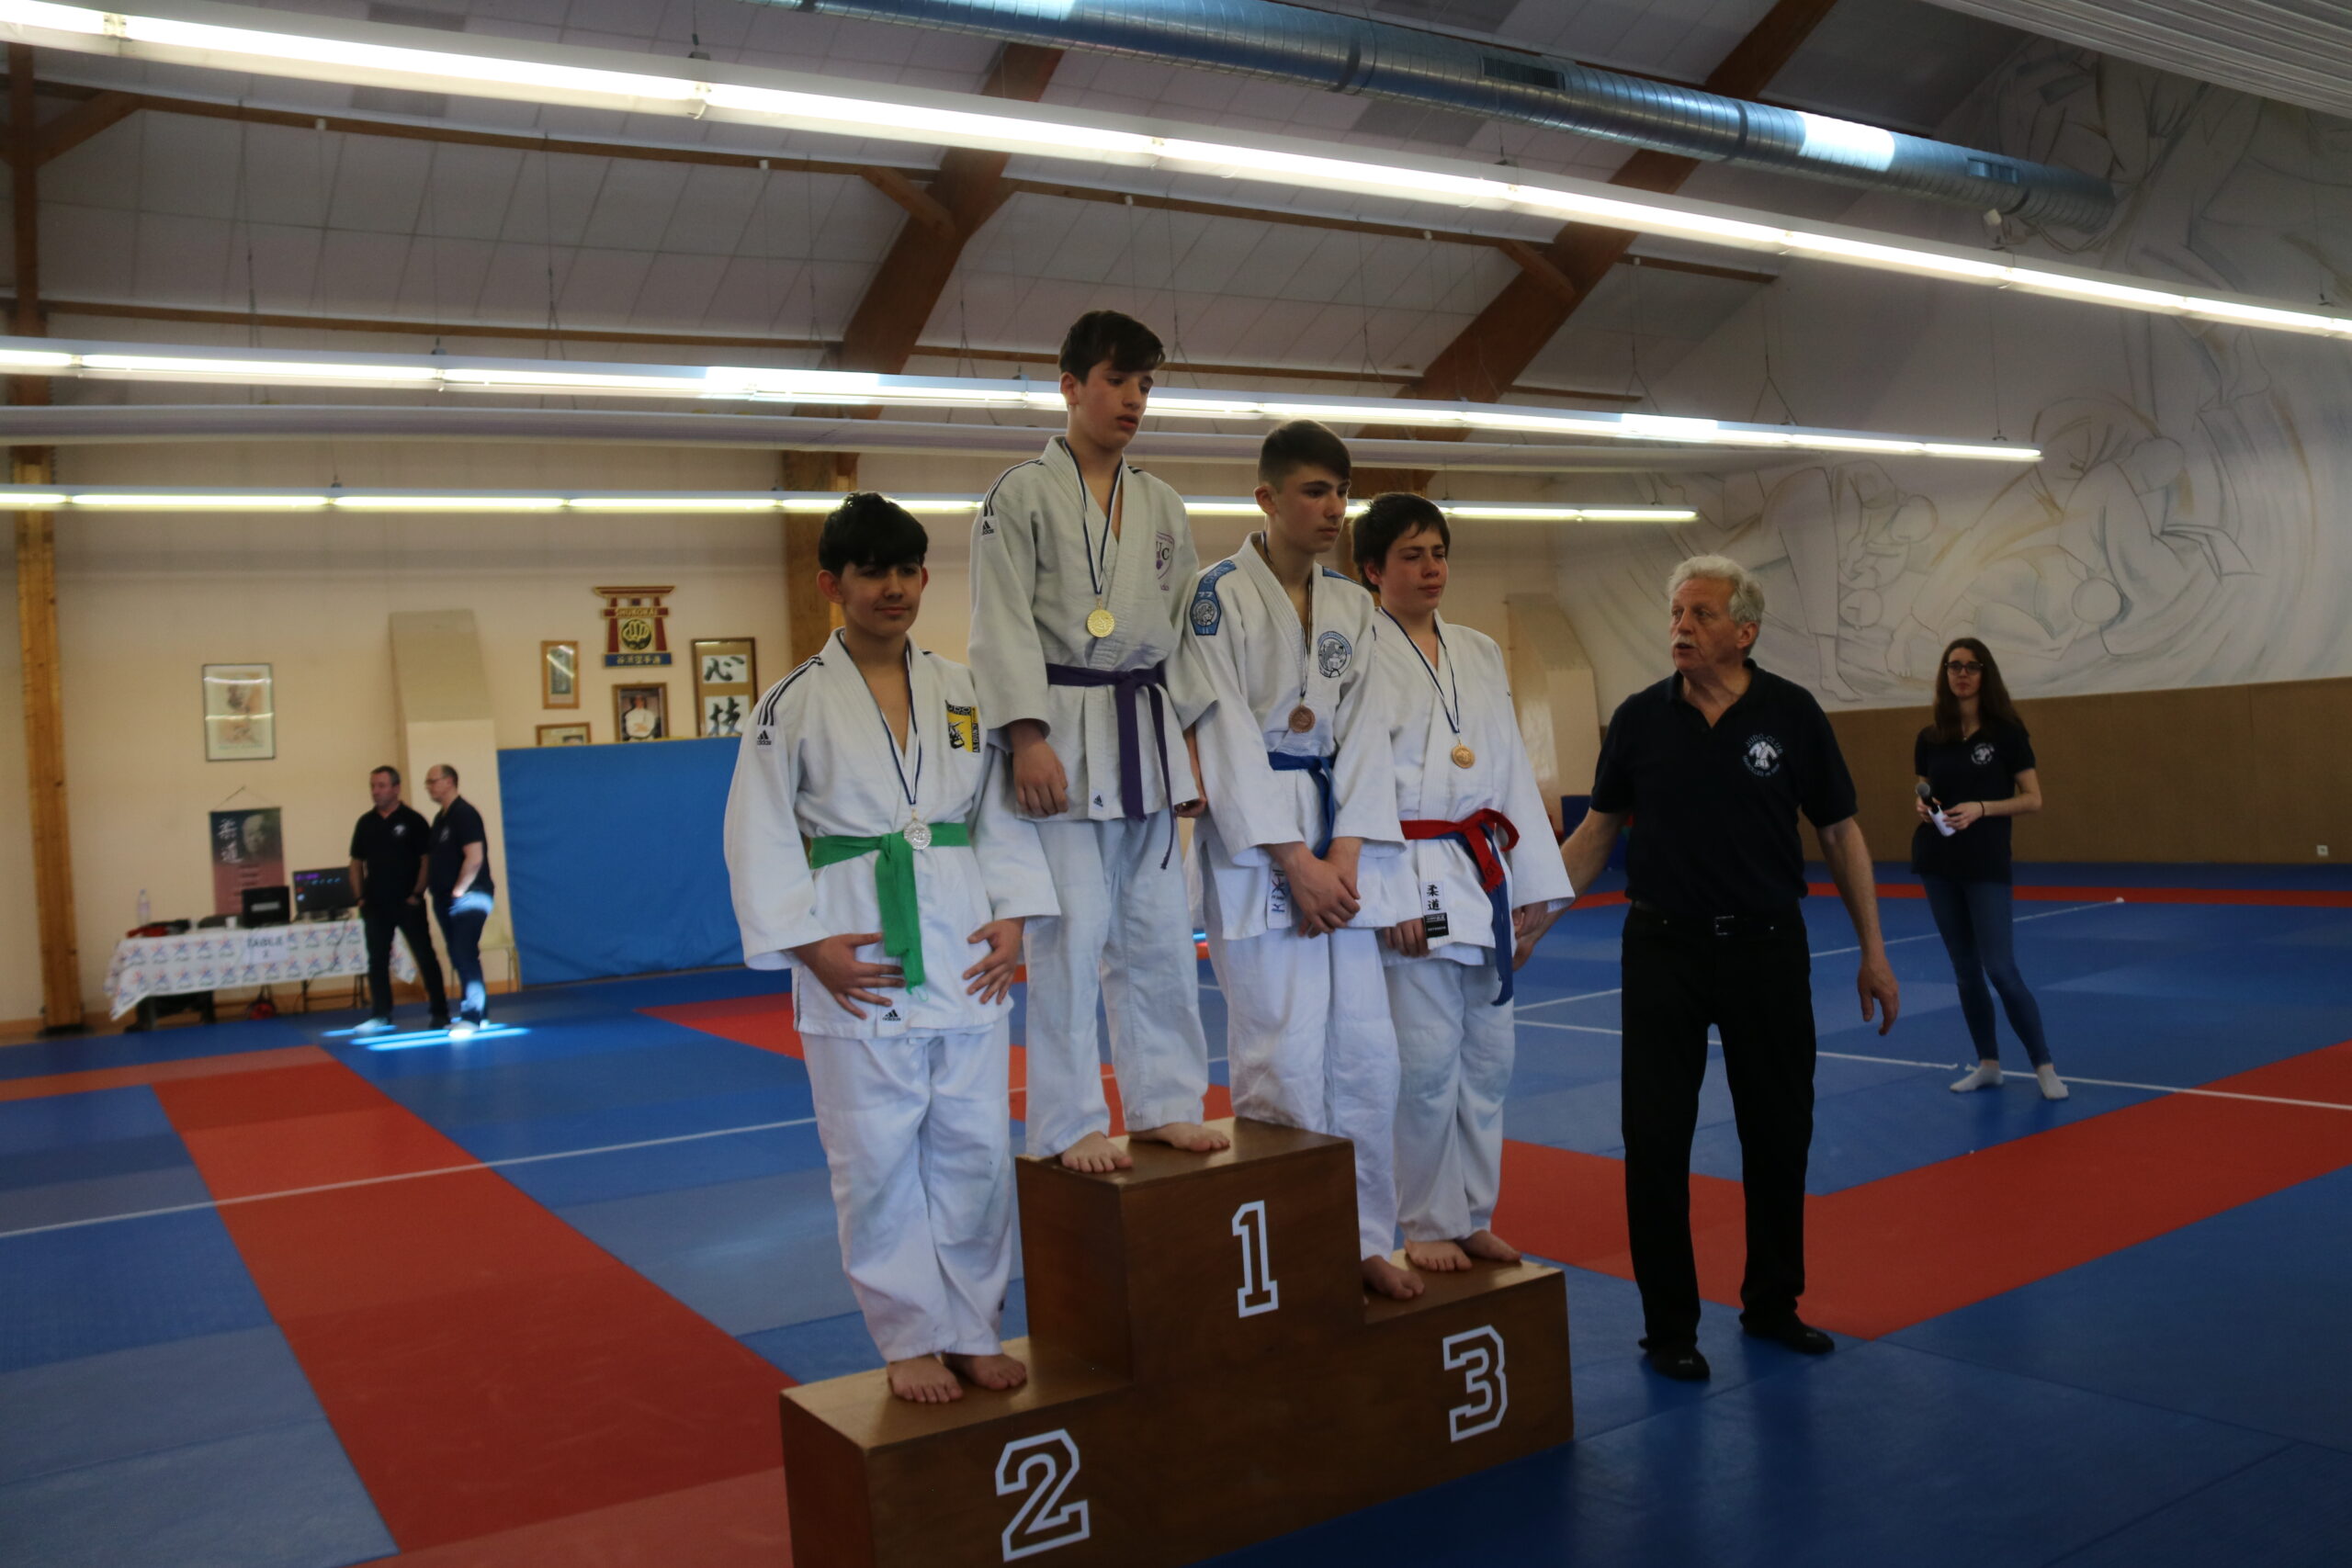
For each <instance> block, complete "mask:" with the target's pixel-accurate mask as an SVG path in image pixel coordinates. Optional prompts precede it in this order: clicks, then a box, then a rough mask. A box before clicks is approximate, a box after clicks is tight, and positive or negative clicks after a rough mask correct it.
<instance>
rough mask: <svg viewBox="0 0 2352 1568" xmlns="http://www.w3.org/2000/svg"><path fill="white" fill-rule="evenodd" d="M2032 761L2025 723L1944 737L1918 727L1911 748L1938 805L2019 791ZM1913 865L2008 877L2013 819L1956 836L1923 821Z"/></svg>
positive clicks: (1966, 875)
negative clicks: (1961, 736)
mask: <svg viewBox="0 0 2352 1568" xmlns="http://www.w3.org/2000/svg"><path fill="white" fill-rule="evenodd" d="M2032 766H2033V742H2032V741H2031V739H2029V738H2028V737H2027V735H2026V732H2025V729H2024V728H2023V727H2022V726H2020V725H2014V724H1986V725H1983V726H1980V727H1979V728H1978V729H1977V730H1976V732H1975V733H1974V734H1973V735H1971V736H1969V737H1968V738H1967V739H1963V740H1939V739H1936V732H1935V730H1934V729H1933V728H1928V729H1923V730H1921V731H1919V739H1918V740H1917V742H1916V743H1915V744H1914V745H1913V746H1912V749H1911V771H1912V772H1914V773H1917V774H1918V775H1919V776H1920V777H1921V778H1923V779H1925V780H1927V781H1928V791H1929V793H1931V794H1932V795H1934V796H1935V797H1936V803H1937V804H1938V805H1939V806H1962V805H1965V804H1967V803H1968V802H1969V801H1972V800H2007V799H2008V798H2010V797H2011V796H2012V795H2016V794H2017V792H2018V774H2019V773H2024V772H2025V771H2026V770H2027V769H2029V768H2030V767H2032ZM1911 869H1912V870H1913V871H1916V872H1918V873H1919V874H1922V875H1926V876H1944V877H1950V878H1951V880H1952V881H1954V882H2007V881H2008V880H2009V818H2006V817H1987V818H1985V819H1984V820H1983V821H1981V822H1978V823H1976V824H1975V825H1974V826H1973V827H1969V828H1963V829H1961V830H1960V831H1959V832H1957V833H1954V834H1953V835H1952V836H1951V838H1949V839H1947V838H1945V837H1944V836H1943V835H1942V834H1941V833H1939V832H1937V831H1936V825H1935V824H1934V823H1932V822H1922V823H1920V824H1919V827H1918V829H1917V831H1916V832H1914V833H1913V834H1912V835H1911Z"/></svg>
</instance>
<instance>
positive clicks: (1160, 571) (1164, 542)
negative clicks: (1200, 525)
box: [1151, 529, 1176, 577]
mask: <svg viewBox="0 0 2352 1568" xmlns="http://www.w3.org/2000/svg"><path fill="white" fill-rule="evenodd" d="M1175 558H1176V536H1175V535H1173V534H1170V533H1169V532H1168V531H1167V530H1165V529H1162V530H1161V531H1160V532H1159V533H1157V534H1154V535H1153V536H1151V570H1152V571H1153V572H1154V573H1155V574H1156V575H1158V576H1160V577H1166V576H1167V575H1168V567H1169V563H1170V562H1171V561H1173V560H1174V559H1175Z"/></svg>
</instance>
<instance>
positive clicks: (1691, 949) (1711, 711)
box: [1561, 556, 1897, 1382]
mask: <svg viewBox="0 0 2352 1568" xmlns="http://www.w3.org/2000/svg"><path fill="white" fill-rule="evenodd" d="M1667 593H1668V599H1669V601H1670V604H1671V610H1670V615H1671V620H1670V623H1669V625H1670V628H1671V632H1672V643H1673V659H1674V673H1673V674H1672V675H1671V676H1669V677H1668V678H1667V679H1666V680H1664V681H1661V682H1658V683H1657V685H1655V686H1651V687H1649V688H1647V689H1646V690H1644V691H1640V692H1636V693H1634V694H1633V695H1632V696H1630V697H1628V698H1626V699H1625V701H1624V702H1623V704H1621V705H1619V706H1618V709H1617V713H1616V716H1614V717H1613V718H1611V720H1610V722H1609V734H1608V736H1607V738H1606V739H1604V740H1603V741H1602V742H1601V748H1600V765H1599V767H1598V768H1597V769H1596V771H1595V776H1594V779H1593V785H1592V812H1591V814H1590V815H1589V816H1588V817H1587V818H1585V819H1584V822H1583V824H1582V825H1581V826H1579V827H1578V828H1577V830H1576V832H1575V834H1574V835H1572V836H1571V837H1570V838H1569V840H1568V841H1567V842H1566V844H1565V845H1563V846H1562V847H1561V858H1562V860H1563V861H1564V863H1566V867H1567V873H1568V881H1569V883H1570V885H1571V886H1574V887H1576V888H1577V889H1578V890H1579V891H1582V890H1584V889H1588V888H1589V887H1591V886H1592V885H1593V882H1594V880H1595V879H1596V878H1597V877H1599V876H1600V873H1601V870H1602V868H1603V867H1604V866H1605V865H1606V864H1607V863H1608V859H1609V847H1610V845H1611V843H1612V842H1614V841H1615V840H1616V837H1617V830H1618V829H1619V828H1621V827H1622V826H1623V825H1624V824H1625V822H1626V821H1627V819H1628V818H1631V819H1632V820H1633V823H1634V832H1633V840H1632V843H1631V844H1630V846H1629V850H1628V857H1627V862H1626V869H1627V882H1628V887H1627V891H1628V893H1629V895H1630V896H1631V898H1632V901H1633V908H1630V909H1629V910H1627V911H1626V914H1625V937H1624V990H1623V1052H1624V1055H1623V1111H1622V1115H1623V1134H1624V1138H1625V1218H1626V1228H1627V1231H1628V1233H1629V1239H1630V1240H1631V1242H1632V1244H1633V1255H1634V1280H1635V1282H1636V1283H1637V1284H1639V1285H1640V1286H1641V1291H1642V1316H1643V1320H1644V1327H1645V1329H1646V1331H1647V1332H1646V1334H1645V1337H1644V1338H1643V1340H1642V1347H1643V1348H1644V1349H1645V1350H1646V1351H1647V1352H1648V1355H1649V1362H1650V1365H1651V1366H1653V1367H1655V1368H1657V1371H1660V1372H1663V1373H1664V1374H1665V1375H1667V1376H1668V1377H1670V1378H1678V1379H1681V1380H1683V1381H1686V1382H1695V1381H1697V1380H1699V1379H1702V1378H1704V1377H1706V1376H1707V1375H1708V1367H1707V1359H1706V1358H1705V1357H1704V1356H1702V1355H1701V1354H1700V1353H1699V1346H1698V1336H1699V1277H1698V1269H1697V1267H1696V1264H1695V1262H1694V1260H1693V1258H1692V1256H1691V1133H1692V1130H1693V1129H1694V1127H1695V1126H1696V1124H1697V1122H1698V1112H1699V1086H1700V1083H1701V1081H1702V1079H1703V1078H1704V1077H1706V1071H1707V1029H1708V1026H1709V1025H1711V1024H1712V1025H1713V1026H1714V1027H1715V1028H1716V1029H1717V1030H1719V1031H1720V1032H1721V1033H1722V1037H1723V1045H1724V1077H1725V1079H1726V1080H1727V1081H1728V1082H1729V1084H1730V1086H1731V1098H1732V1111H1733V1114H1734V1116H1735V1118H1736V1122H1737V1124H1738V1127H1739V1144H1740V1155H1741V1175H1742V1181H1741V1185H1742V1188H1743V1190H1744V1191H1745V1193H1746V1195H1747V1277H1746V1279H1745V1280H1743V1281H1742V1283H1741V1285H1740V1302H1741V1303H1742V1306H1743V1307H1744V1308H1745V1310H1744V1311H1742V1312H1741V1314H1740V1324H1741V1326H1742V1327H1743V1328H1744V1329H1745V1330H1746V1331H1747V1333H1748V1334H1750V1335H1753V1336H1755V1337H1758V1338H1762V1339H1770V1340H1773V1341H1776V1342H1777V1343H1779V1344H1782V1345H1785V1346H1787V1347H1789V1348H1791V1349H1794V1350H1800V1351H1804V1353H1806V1354H1808V1355H1820V1354H1822V1353H1823V1352H1825V1351H1827V1350H1829V1349H1832V1348H1835V1346H1834V1342H1833V1341H1832V1340H1831V1339H1830V1337H1828V1336H1827V1335H1826V1334H1824V1333H1822V1332H1821V1331H1820V1330H1819V1329H1817V1328H1813V1327H1810V1326H1808V1325H1806V1324H1805V1323H1804V1321H1803V1320H1802V1319H1800V1318H1799V1317H1798V1316H1797V1298H1798V1297H1799V1296H1800V1295H1802V1294H1803V1293H1804V1172H1805V1160H1806V1156H1807V1155H1808V1153H1809V1152H1810V1150H1811V1148H1812V1145H1813V1068H1814V1027H1813V981H1812V955H1811V953H1810V952H1809V951H1808V949H1807V947H1806V942H1805V930H1804V917H1803V916H1802V915H1801V914H1800V913H1799V910H1798V904H1799V901H1800V900H1802V899H1803V898H1804V896H1805V879H1804V842H1803V840H1801V839H1800V838H1799V837H1798V835H1797V815H1798V813H1799V812H1803V813H1804V816H1805V818H1806V819H1807V820H1809V821H1811V822H1812V823H1813V825H1814V829H1815V832H1816V833H1817V834H1818V836H1819V838H1820V840H1821V852H1822V858H1823V859H1825V860H1826V861H1827V862H1828V863H1829V873H1830V875H1831V876H1832V877H1833V878H1835V879H1836V881H1837V884H1838V896H1839V897H1841V898H1843V899H1844V900H1845V903H1846V911H1847V913H1848V914H1849V916H1851V917H1852V919H1853V922H1854V931H1855V932H1856V934H1857V936H1858V937H1859V939H1860V943H1861V953H1862V961H1861V970H1860V975H1859V976H1857V978H1856V981H1855V985H1856V988H1857V989H1858V990H1860V993H1861V1004H1862V1017H1863V1019H1864V1020H1866V1021H1867V1020H1868V1019H1870V1018H1871V1016H1872V1009H1873V1007H1876V1008H1878V1009H1880V1010H1883V1022H1882V1023H1881V1024H1880V1025H1879V1032H1880V1033H1881V1034H1883V1033H1885V1032H1886V1031H1887V1030H1888V1028H1890V1027H1892V1026H1893V1024H1894V1014H1895V1010H1896V1006H1897V998H1896V995H1895V987H1894V973H1893V971H1891V970H1890V969H1889V968H1888V967H1887V963H1886V947H1885V944H1884V942H1883V941H1882V940H1881V938H1880V935H1879V926H1878V895H1877V889H1876V886H1875V885H1874V882H1873V880H1872V877H1871V857H1870V851H1869V849H1868V848H1867V847H1865V845H1864V844H1863V842H1862V831H1861V828H1860V825H1859V824H1858V823H1856V822H1855V820H1854V782H1853V779H1852V777H1851V776H1850V775H1849V773H1847V771H1846V761H1845V758H1844V757H1843V756H1842V755H1840V754H1839V752H1838V737H1837V735H1836V734H1835V733H1834V732H1833V731H1832V730H1831V729H1830V728H1829V720H1828V718H1827V716H1826V715H1824V714H1823V713H1822V711H1821V705H1820V704H1819V703H1817V702H1815V700H1814V698H1813V694H1811V693H1809V692H1807V691H1806V690H1804V688H1803V687H1802V686H1799V685H1796V684H1795V683H1794V682H1789V681H1784V680H1782V679H1781V678H1780V677H1779V676H1777V675H1773V674H1770V673H1767V672H1766V671H1762V670H1759V669H1758V668H1757V667H1756V665H1755V662H1754V661H1753V660H1750V659H1749V658H1748V657H1747V652H1748V649H1750V648H1752V647H1754V646H1755V643H1756V637H1757V633H1758V631H1759V630H1760V629H1761V627H1762V623H1763V619H1764V593H1763V590H1762V589H1761V588H1760V587H1759V586H1758V584H1757V582H1756V580H1755V579H1754V578H1752V577H1750V576H1749V575H1748V574H1747V571H1746V570H1744V569H1742V568H1741V567H1740V566H1738V565H1737V564H1736V562H1733V561H1731V560H1728V559H1726V558H1724V557H1721V556H1700V557H1696V558H1692V559H1691V560H1686V561H1684V562H1683V563H1682V564H1681V565H1680V566H1679V567H1677V568H1676V569H1675V570H1674V575H1673V576H1672V577H1671V578H1669V579H1668V582H1667Z"/></svg>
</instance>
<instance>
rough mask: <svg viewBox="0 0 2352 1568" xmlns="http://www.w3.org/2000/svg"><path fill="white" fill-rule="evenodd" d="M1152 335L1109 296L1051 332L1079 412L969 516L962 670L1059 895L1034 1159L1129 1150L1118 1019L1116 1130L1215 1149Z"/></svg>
mask: <svg viewBox="0 0 2352 1568" xmlns="http://www.w3.org/2000/svg"><path fill="white" fill-rule="evenodd" d="M1160 355H1161V350H1160V344H1159V338H1157V337H1155V336H1153V335H1152V333H1150V332H1149V331H1148V329H1147V328H1145V327H1144V326H1143V324H1142V323H1140V322H1138V321H1134V320H1132V319H1130V318H1128V317H1126V316H1123V315H1120V314H1119V313H1118V312H1117V311H1115V310H1096V311H1093V312H1091V313H1090V314H1088V315H1085V316H1081V317H1080V318H1079V320H1078V321H1077V322H1076V323H1075V324H1073V325H1072V326H1071V328H1070V330H1069V335H1068V336H1067V337H1066V338H1065V339H1064V340H1063V343H1062V351H1061V367H1062V377H1061V392H1062V399H1063V401H1064V402H1065V404H1066V405H1067V406H1068V408H1069V425H1068V427H1067V429H1066V430H1065V431H1064V433H1063V434H1061V435H1058V436H1057V437H1055V438H1054V440H1053V441H1051V442H1050V443H1048V444H1047V446H1046V450H1045V452H1044V454H1043V455H1042V456H1040V457H1035V458H1032V459H1031V460H1030V461H1028V462H1026V463H1023V464H1020V465H1018V466H1017V467H1014V468H1010V469H1007V470H1006V471H1005V473H1004V475H1003V477H1002V478H1001V479H998V480H997V482H996V484H995V486H994V488H992V489H991V490H990V491H989V495H988V500H987V501H986V502H984V503H983V504H982V506H981V509H980V515H979V517H978V521H976V522H975V523H974V524H973V525H972V631H971V654H972V674H973V677H974V679H975V680H976V681H977V682H978V686H979V694H980V703H981V706H982V707H983V708H984V709H985V710H986V711H987V712H988V714H989V716H990V722H991V723H992V724H993V725H995V726H997V728H996V729H995V730H994V731H993V732H992V736H991V739H992V742H993V743H994V744H996V745H998V746H1000V747H1001V748H1003V749H1004V750H1006V751H1007V752H1009V753H1010V755H1011V758H1012V782H1013V788H1014V794H1015V797H1016V798H1017V799H1018V801H1019V803H1020V807H1021V811H1022V814H1023V816H1025V817H1028V818H1032V819H1033V820H1035V822H1036V824H1037V838H1038V842H1039V844H1040V846H1041V848H1042V849H1043V851H1044V852H1045V856H1046V865H1047V866H1048V868H1049V869H1050V870H1051V871H1052V874H1053V880H1054V892H1055V896H1056V897H1057V899H1058V900H1059V902H1060V905H1061V914H1060V916H1059V917H1058V918H1057V919H1045V920H1037V921H1034V922H1032V923H1031V925H1030V927H1029V931H1028V934H1027V937H1026V944H1027V959H1028V965H1029V998H1028V1000H1029V1010H1028V1041H1027V1046H1028V1061H1029V1083H1028V1100H1027V1106H1026V1116H1025V1120H1026V1122H1027V1123H1028V1145H1029V1152H1030V1153H1031V1154H1033V1155H1037V1156H1044V1157H1047V1158H1051V1157H1055V1156H1058V1157H1059V1158H1060V1160H1061V1162H1062V1163H1063V1164H1064V1165H1067V1166H1069V1167H1070V1168H1073V1169H1077V1170H1087V1171H1097V1172H1100V1171H1107V1170H1113V1169H1115V1168H1119V1167H1122V1166H1125V1165H1128V1164H1130V1163H1132V1162H1131V1161H1130V1160H1129V1159H1128V1157H1127V1156H1126V1155H1125V1153H1123V1152H1122V1151H1121V1150H1120V1149H1119V1147H1118V1146H1117V1145H1114V1144H1113V1143H1112V1142H1111V1141H1110V1137H1109V1134H1110V1126H1111V1117H1110V1106H1109V1102H1108V1101H1107V1100H1106V1099H1105V1097H1104V1095H1103V1069H1102V1057H1101V1055H1100V1054H1099V1052H1098V1049H1097V1046H1096V1030H1095V1022H1094V1013H1095V1004H1096V1001H1097V999H1098V998H1100V999H1101V1001H1102V1002H1103V1011H1104V1012H1105V1013H1106V1014H1107V1015H1108V1017H1109V1021H1110V1032H1111V1064H1112V1066H1113V1069H1114V1071H1115V1072H1116V1074H1117V1077H1118V1087H1119V1095H1120V1100H1121V1102H1122V1107H1123V1109H1124V1111H1125V1116H1126V1122H1127V1135H1128V1136H1129V1137H1131V1138H1148V1139H1152V1140H1155V1141H1157V1142H1160V1143H1165V1144H1169V1145H1173V1146H1174V1147H1177V1148H1180V1149H1188V1150H1193V1151H1195V1152H1201V1153H1206V1152H1208V1151H1211V1150H1215V1149H1221V1148H1224V1147H1225V1146H1226V1145H1227V1139H1226V1137H1225V1135H1224V1134H1221V1133H1215V1132H1211V1131H1210V1130H1209V1129H1207V1128H1205V1127H1204V1126H1202V1125H1201V1113H1202V1100H1203V1098H1204V1096H1205V1094H1206V1093H1207V1090H1208V1077H1209V1049H1208V1041H1207V1037H1206V1036H1205V1035H1204V1034H1203V1032H1202V1031H1201V1008H1200V961H1199V958H1198V956H1197V954H1196V953H1195V950H1194V948H1193V924H1192V919H1191V914H1190V910H1189V909H1188V908H1187V903H1188V900H1187V899H1186V897H1185V895H1184V881H1183V870H1182V865H1181V864H1179V863H1178V862H1177V861H1176V859H1175V856H1174V847H1175V842H1176V823H1175V818H1176V817H1178V816H1187V817H1189V816H1196V815H1198V813H1199V810H1200V807H1199V800H1200V793H1201V792H1200V784H1199V779H1198V777H1197V776H1196V774H1195V773H1194V770H1193V762H1192V760H1191V758H1190V756H1189V755H1188V753H1187V752H1186V750H1185V748H1184V746H1183V744H1182V735H1183V733H1184V730H1185V729H1186V728H1188V727H1189V726H1190V725H1191V724H1192V723H1193V720H1194V719H1195V718H1197V717H1198V716H1200V712H1201V710H1202V708H1203V707H1204V706H1205V705H1206V704H1205V701H1204V699H1203V698H1202V697H1200V696H1199V695H1198V694H1196V693H1195V691H1194V689H1193V687H1192V686H1191V685H1190V684H1189V683H1188V682H1187V680H1186V677H1185V675H1184V673H1183V671H1182V670H1180V669H1179V668H1178V667H1177V662H1176V659H1175V655H1176V653H1177V650H1178V649H1179V648H1180V647H1181V646H1182V633H1183V625H1184V620H1183V617H1184V605H1185V594H1186V592H1188V591H1189V590H1190V589H1191V587H1192V583H1193V573H1194V571H1195V570H1197V568H1198V565H1199V560H1200V558H1199V556H1198V555H1197V554H1196V553H1195V551H1194V549H1193V533H1192V528H1191V525H1190V524H1189V522H1188V521H1187V519H1186V517H1185V514H1184V503H1183V502H1182V500H1180V499H1179V498H1178V497H1177V494H1176V492H1175V491H1172V490H1170V488H1169V487H1168V486H1167V485H1166V484H1164V483H1162V482H1161V481H1160V480H1159V479H1154V478H1152V477H1151V476H1150V475H1148V474H1146V473H1144V472H1143V471H1141V470H1140V469H1138V468H1133V467H1131V466H1129V465H1128V464H1127V462H1126V461H1125V452H1126V447H1127V443H1128V442H1129V441H1130V440H1132V439H1133V438H1134V436H1135V433H1136V427H1137V425H1138V424H1139V423H1141V421H1142V418H1143V413H1144V408H1145V404H1146V402H1147V400H1148V398H1149V397H1150V394H1151V378H1152V372H1153V371H1154V370H1156V369H1157V368H1158V367H1159V361H1160Z"/></svg>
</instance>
